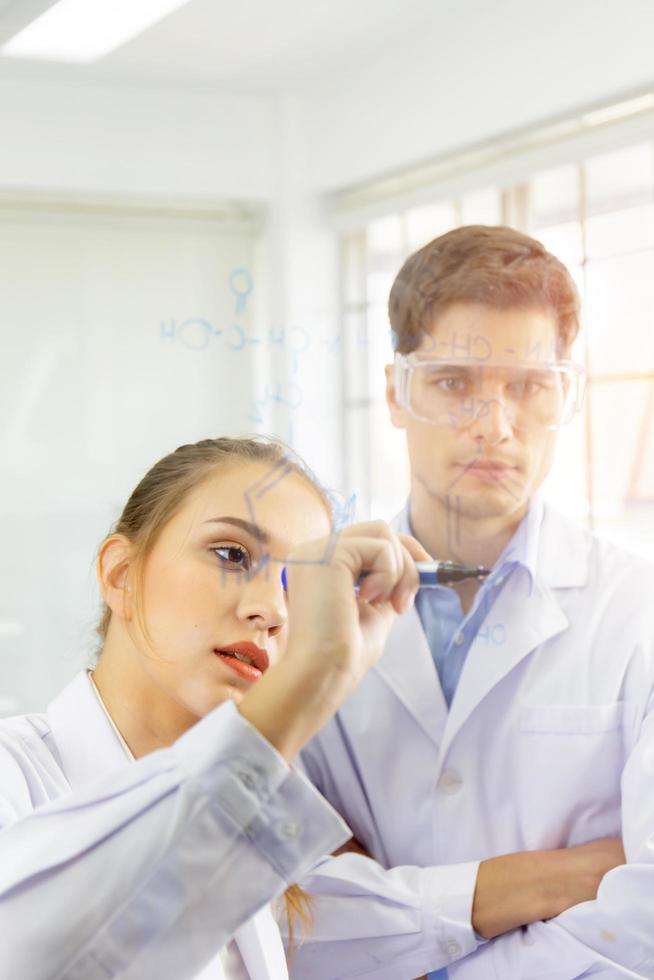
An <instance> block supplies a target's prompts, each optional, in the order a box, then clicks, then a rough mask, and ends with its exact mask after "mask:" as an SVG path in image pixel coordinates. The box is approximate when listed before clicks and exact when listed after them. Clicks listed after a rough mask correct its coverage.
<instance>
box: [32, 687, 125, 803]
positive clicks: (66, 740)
mask: <svg viewBox="0 0 654 980" xmlns="http://www.w3.org/2000/svg"><path fill="white" fill-rule="evenodd" d="M47 716H48V722H49V724H50V730H51V732H52V735H53V738H54V742H55V746H56V750H57V753H58V755H59V759H60V761H61V766H62V769H63V771H64V774H65V776H66V778H67V779H68V782H69V783H70V785H71V787H73V788H75V787H77V786H83V785H85V784H86V783H90V782H92V781H93V780H94V779H97V777H98V774H99V773H103V774H107V773H110V772H114V771H116V770H118V769H123V768H124V767H125V766H126V765H129V763H130V759H129V757H128V755H127V754H126V752H125V748H123V745H124V743H123V744H121V742H123V740H122V738H121V736H120V735H119V733H118V730H117V729H116V727H115V725H114V724H113V721H112V720H111V719H110V717H109V714H108V712H107V710H106V708H105V707H104V705H103V704H102V702H101V700H100V696H99V694H97V693H96V691H95V690H94V687H93V682H92V681H91V678H90V676H89V674H88V672H87V671H85V670H82V671H80V672H79V673H78V674H76V676H75V677H74V678H73V680H72V681H71V682H70V684H68V685H67V686H66V687H65V688H64V689H63V691H62V692H61V693H60V694H58V695H57V697H56V698H55V699H54V701H52V702H51V703H50V704H49V705H48V708H47Z"/></svg>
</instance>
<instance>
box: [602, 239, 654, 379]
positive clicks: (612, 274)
mask: <svg viewBox="0 0 654 980" xmlns="http://www.w3.org/2000/svg"><path fill="white" fill-rule="evenodd" d="M586 284H587V289H588V296H587V299H586V303H587V311H586V312H587V320H588V329H589V351H590V368H591V373H592V374H597V373H599V374H609V373H611V374H615V373H617V372H621V371H622V372H624V371H647V370H652V369H654V329H652V310H653V309H654V252H642V253H640V254H638V255H626V256H620V257H618V258H612V259H604V260H600V261H597V262H591V263H589V265H588V267H587V278H586Z"/></svg>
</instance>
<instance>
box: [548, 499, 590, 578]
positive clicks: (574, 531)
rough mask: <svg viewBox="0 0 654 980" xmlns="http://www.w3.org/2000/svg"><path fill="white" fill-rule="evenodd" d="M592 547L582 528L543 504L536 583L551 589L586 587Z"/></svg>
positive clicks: (588, 536) (588, 535)
mask: <svg viewBox="0 0 654 980" xmlns="http://www.w3.org/2000/svg"><path fill="white" fill-rule="evenodd" d="M591 545H592V538H591V535H590V533H589V532H588V531H587V530H586V529H585V528H583V527H580V526H579V525H578V524H575V522H574V521H571V520H570V519H569V518H568V517H564V516H563V514H559V512H558V511H556V510H555V509H554V508H553V507H550V506H549V505H547V504H546V505H545V508H544V513H543V523H542V525H541V529H540V539H539V549H538V566H537V567H538V571H537V578H538V580H539V581H540V582H541V584H542V585H544V586H548V587H549V588H551V589H572V588H580V587H581V586H584V585H586V583H587V582H588V572H589V560H590V549H591Z"/></svg>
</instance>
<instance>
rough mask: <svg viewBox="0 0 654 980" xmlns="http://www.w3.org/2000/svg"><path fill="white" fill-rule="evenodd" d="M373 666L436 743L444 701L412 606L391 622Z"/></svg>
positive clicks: (443, 710)
mask: <svg viewBox="0 0 654 980" xmlns="http://www.w3.org/2000/svg"><path fill="white" fill-rule="evenodd" d="M408 651H411V652H410V653H408ZM375 669H376V671H377V672H378V673H379V674H381V675H382V677H383V678H384V680H385V681H386V683H387V684H388V685H389V686H390V687H391V688H392V690H393V691H394V693H395V695H396V697H398V698H399V699H400V701H402V703H403V704H404V706H405V707H406V708H407V709H408V710H409V711H410V712H411V714H412V715H413V717H414V718H415V719H416V720H417V721H418V722H419V723H420V725H421V726H422V727H423V728H424V730H425V732H426V733H427V735H429V737H430V738H431V739H432V741H433V742H435V743H436V745H438V744H440V741H441V737H442V734H443V729H444V727H445V722H446V719H447V704H446V702H445V697H444V695H443V689H442V687H441V685H440V682H439V680H438V674H437V672H436V666H435V664H434V660H433V658H432V655H431V650H430V649H429V644H428V642H427V637H426V636H425V632H424V630H423V628H422V623H421V622H420V617H419V616H418V611H417V609H416V608H415V606H413V607H412V608H411V609H410V610H409V612H407V613H405V614H404V616H398V617H397V619H396V620H395V622H394V623H393V626H392V628H391V632H390V634H389V637H388V640H387V642H386V648H385V650H384V654H383V656H382V658H381V660H379V661H378V663H377V666H376V668H375Z"/></svg>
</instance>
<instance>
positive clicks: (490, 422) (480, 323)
mask: <svg viewBox="0 0 654 980" xmlns="http://www.w3.org/2000/svg"><path fill="white" fill-rule="evenodd" d="M556 343H557V325H556V320H555V318H554V316H553V315H552V314H551V313H549V312H547V311H545V310H538V309H522V308H510V309H506V310H496V309H492V308H490V307H487V306H482V305H478V304H471V303H459V304H456V305H453V306H451V307H449V308H448V309H447V310H446V311H445V312H444V313H442V314H441V315H440V316H439V317H438V320H437V321H436V322H435V324H434V326H433V328H432V330H431V332H430V333H429V334H428V335H426V336H424V337H423V338H422V341H421V343H420V346H419V347H418V348H417V349H416V354H417V356H418V357H419V358H421V359H425V360H429V359H430V358H431V359H434V360H438V361H444V360H447V359H448V358H451V359H452V360H457V361H458V363H459V364H461V361H465V360H466V359H467V358H469V359H470V364H471V365H472V372H473V373H475V377H479V378H481V381H478V382H476V383H477V384H478V386H479V387H478V389H477V395H480V394H481V395H482V397H481V398H478V399H477V400H476V401H475V402H474V406H475V407H474V410H470V406H469V405H465V406H463V405H462V404H461V399H460V400H459V402H460V404H459V405H458V406H457V407H456V408H455V411H454V412H451V413H450V415H449V417H450V418H451V419H452V422H451V424H448V423H447V421H445V423H443V421H441V423H440V424H438V425H434V424H432V423H431V422H427V421H421V420H419V419H417V418H415V417H414V416H413V415H412V414H411V413H410V412H409V411H408V410H407V409H405V408H404V407H403V406H401V405H399V404H398V402H397V400H396V398H395V389H394V382H393V370H392V368H387V382H388V384H387V398H388V402H389V407H390V411H391V419H392V422H393V424H394V425H395V426H397V427H398V428H401V429H404V430H405V431H406V436H407V446H408V450H409V459H410V464H411V477H412V482H413V483H414V484H416V483H417V484H418V485H419V486H420V487H421V488H422V490H423V491H424V492H425V493H426V494H427V496H428V497H430V498H432V499H434V500H438V501H440V502H441V504H443V505H444V506H445V507H447V508H448V512H449V510H450V509H452V510H453V511H456V513H457V514H458V515H461V516H465V517H468V518H473V519H474V518H478V519H484V518H499V519H501V518H502V517H506V519H507V523H512V522H514V521H515V520H516V518H519V517H520V516H521V515H522V513H524V511H525V510H526V509H527V506H528V504H529V500H530V498H531V497H532V496H533V494H534V492H535V491H536V490H537V489H538V487H539V486H540V485H541V483H542V482H543V480H544V479H545V477H546V476H547V474H548V472H549V470H550V468H551V465H552V458H553V453H554V446H555V441H556V432H555V431H552V430H550V429H547V428H544V427H543V428H540V427H536V428H534V427H531V428H529V429H524V428H519V427H518V424H517V423H518V422H519V421H520V419H519V418H517V417H516V414H515V413H512V411H511V407H510V405H509V402H508V399H507V398H506V392H507V391H510V390H511V389H510V388H509V386H508V384H507V378H509V379H510V377H511V374H510V371H511V368H510V367H509V369H508V371H507V369H506V368H502V369H494V368H493V366H492V363H493V361H499V362H501V363H502V364H504V365H506V364H507V362H508V363H509V365H510V364H511V362H512V360H515V362H516V364H517V362H519V361H520V362H523V363H524V361H525V360H530V361H535V362H536V363H538V359H540V360H541V361H544V360H552V359H553V352H554V351H555V350H556ZM482 360H483V362H484V363H483V365H481V363H480V362H481V361H482ZM480 366H481V367H482V371H480V370H479V368H480ZM432 383H434V381H432ZM437 383H438V384H439V388H438V392H439V395H438V397H440V393H441V392H442V391H443V390H446V391H447V392H448V393H449V392H450V390H453V391H454V392H456V385H457V381H456V377H455V378H450V379H447V380H442V379H441V380H437ZM462 398H463V396H462ZM446 418H447V416H446Z"/></svg>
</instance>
